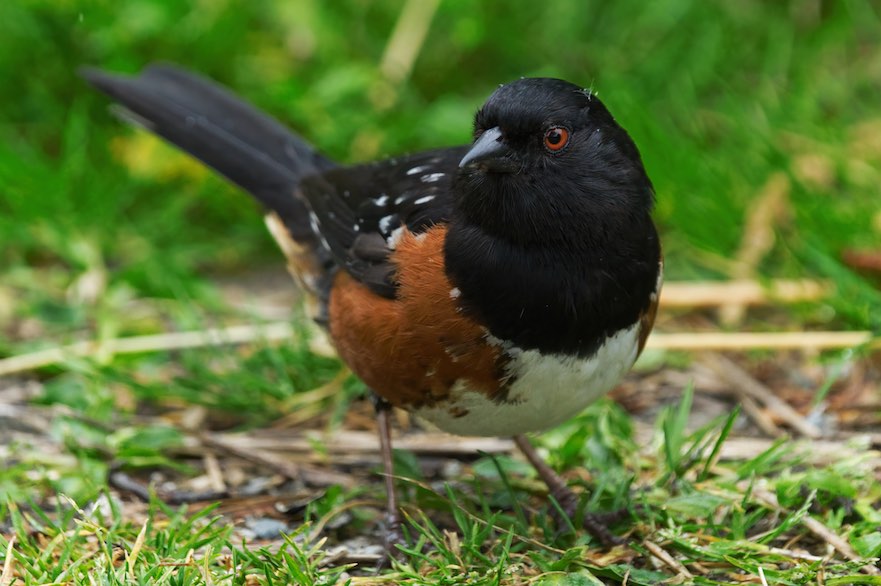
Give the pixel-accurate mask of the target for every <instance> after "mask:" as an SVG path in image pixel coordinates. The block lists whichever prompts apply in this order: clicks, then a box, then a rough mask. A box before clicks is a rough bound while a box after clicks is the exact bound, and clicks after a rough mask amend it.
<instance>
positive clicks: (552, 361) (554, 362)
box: [414, 322, 639, 436]
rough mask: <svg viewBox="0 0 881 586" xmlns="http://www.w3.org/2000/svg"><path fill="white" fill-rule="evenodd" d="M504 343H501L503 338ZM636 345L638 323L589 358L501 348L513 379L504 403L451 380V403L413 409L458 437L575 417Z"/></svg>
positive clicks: (617, 376)
mask: <svg viewBox="0 0 881 586" xmlns="http://www.w3.org/2000/svg"><path fill="white" fill-rule="evenodd" d="M502 344H504V342H502ZM638 346H639V323H638V322H637V323H635V324H633V325H632V326H630V327H629V328H627V329H624V330H620V331H619V332H618V333H617V334H615V335H614V336H612V337H611V338H609V340H608V341H606V343H605V344H604V345H602V346H601V347H600V348H599V349H598V350H597V351H596V353H594V354H593V355H592V356H590V357H589V358H579V357H571V356H561V355H553V354H541V353H540V352H538V351H537V350H521V349H519V348H513V347H508V346H506V349H507V353H508V354H509V355H510V356H511V358H512V360H511V362H510V363H509V365H508V367H507V370H508V372H509V373H510V374H511V375H512V376H514V377H515V379H514V383H513V384H512V385H511V387H510V389H509V390H508V394H507V396H506V398H505V400H504V401H494V400H492V399H490V398H488V397H487V396H486V395H485V394H483V393H481V392H476V391H472V390H469V389H468V388H466V387H465V385H463V384H462V382H461V381H460V382H458V383H456V385H455V386H454V388H453V391H452V393H451V397H450V399H451V401H452V402H444V403H443V405H434V406H431V407H422V408H420V409H417V410H415V411H414V413H415V414H416V415H417V416H419V417H422V418H424V419H427V420H428V421H430V422H432V423H434V424H435V425H437V426H438V427H439V428H441V429H443V430H444V431H448V432H450V433H455V434H458V435H483V436H488V435H501V436H505V435H516V434H520V433H526V432H529V431H541V430H543V429H548V428H550V427H553V426H555V425H557V424H559V423H562V422H563V421H566V420H567V419H571V418H572V417H574V416H575V415H577V414H578V413H579V412H580V411H581V410H582V409H584V408H585V407H586V406H588V405H589V404H591V403H592V402H594V401H596V400H597V399H598V398H599V397H601V396H603V395H604V394H606V393H607V392H608V391H609V390H611V389H612V387H614V386H615V385H616V384H617V383H618V381H620V380H621V378H622V377H623V376H624V374H625V373H627V371H628V370H630V367H631V366H633V363H634V361H635V360H636V355H637V352H638Z"/></svg>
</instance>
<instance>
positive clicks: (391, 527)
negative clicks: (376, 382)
mask: <svg viewBox="0 0 881 586" xmlns="http://www.w3.org/2000/svg"><path fill="white" fill-rule="evenodd" d="M372 396H373V406H374V408H375V409H376V423H377V426H378V431H379V447H380V453H381V455H382V468H383V472H384V473H385V496H386V528H385V547H386V550H387V552H388V553H389V555H392V556H394V555H396V554H397V553H398V552H397V548H396V547H395V546H396V545H398V544H403V543H404V534H403V532H402V531H401V516H400V512H399V511H398V497H397V494H396V493H395V478H394V474H395V462H394V456H393V455H392V433H391V422H390V421H389V414H390V413H391V410H392V406H391V405H390V404H389V402H388V401H386V400H385V399H383V398H382V397H380V396H379V395H376V394H375V393H372Z"/></svg>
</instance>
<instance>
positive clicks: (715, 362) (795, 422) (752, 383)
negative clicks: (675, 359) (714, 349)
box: [704, 354, 822, 438]
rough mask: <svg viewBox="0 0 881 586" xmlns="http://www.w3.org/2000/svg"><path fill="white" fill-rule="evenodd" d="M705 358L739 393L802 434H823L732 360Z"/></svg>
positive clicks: (720, 356) (716, 355) (716, 356)
mask: <svg viewBox="0 0 881 586" xmlns="http://www.w3.org/2000/svg"><path fill="white" fill-rule="evenodd" d="M704 360H705V362H706V364H707V365H708V366H709V367H710V368H711V369H712V370H713V371H715V372H716V374H718V375H719V376H720V377H721V378H722V379H724V380H725V381H727V382H728V383H729V384H730V385H731V386H732V387H734V389H735V390H736V392H737V393H738V394H741V395H744V396H747V397H751V398H752V399H755V400H756V401H758V402H759V403H761V404H762V405H764V406H765V407H767V408H768V409H770V410H771V411H773V412H774V414H775V415H777V417H779V418H780V419H781V420H783V421H785V422H786V423H787V424H788V425H789V426H790V427H792V428H793V429H794V430H795V431H797V432H798V433H800V434H801V435H803V436H805V437H809V438H818V437H820V436H821V435H822V431H821V430H820V428H818V427H817V426H816V425H814V424H813V423H810V422H809V421H807V420H806V419H805V418H804V417H802V416H801V414H800V413H799V412H798V411H796V410H795V409H793V408H792V407H791V406H790V405H789V403H787V402H786V401H783V400H782V399H780V398H779V397H778V396H777V395H775V394H774V391H772V390H771V389H769V388H768V387H766V386H765V385H763V384H762V383H760V382H759V381H757V380H756V379H755V378H753V377H752V375H750V374H749V373H748V372H747V371H745V370H744V369H742V368H741V367H740V366H738V365H737V364H735V363H734V362H732V361H731V360H729V359H727V358H725V357H724V356H722V355H720V354H709V355H707V356H706V357H705V358H704Z"/></svg>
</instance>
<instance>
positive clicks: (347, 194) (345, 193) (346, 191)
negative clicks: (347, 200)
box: [343, 189, 352, 197]
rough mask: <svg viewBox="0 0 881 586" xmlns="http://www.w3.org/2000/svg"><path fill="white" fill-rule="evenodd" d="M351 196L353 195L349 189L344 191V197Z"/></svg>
mask: <svg viewBox="0 0 881 586" xmlns="http://www.w3.org/2000/svg"><path fill="white" fill-rule="evenodd" d="M351 195H352V193H351V192H350V191H349V190H348V189H345V190H343V197H349V196H351Z"/></svg>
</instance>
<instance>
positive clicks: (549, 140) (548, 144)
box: [544, 126, 569, 153]
mask: <svg viewBox="0 0 881 586" xmlns="http://www.w3.org/2000/svg"><path fill="white" fill-rule="evenodd" d="M567 144H569V129H567V128H564V127H562V126H552V127H550V128H548V130H547V132H545V138H544V145H545V148H546V149H548V150H549V151H551V152H553V153H556V152H559V151H561V150H563V148H564V147H565V146H566V145H567Z"/></svg>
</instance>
